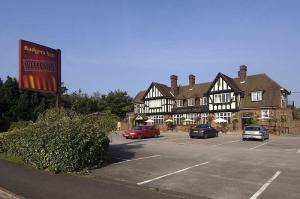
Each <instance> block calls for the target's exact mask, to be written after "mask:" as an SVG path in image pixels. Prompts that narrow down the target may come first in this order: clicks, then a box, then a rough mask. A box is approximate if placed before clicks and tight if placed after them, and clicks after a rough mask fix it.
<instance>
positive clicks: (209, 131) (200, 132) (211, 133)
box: [190, 124, 219, 139]
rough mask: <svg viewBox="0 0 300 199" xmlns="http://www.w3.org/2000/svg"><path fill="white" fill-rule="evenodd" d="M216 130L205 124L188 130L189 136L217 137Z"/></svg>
mask: <svg viewBox="0 0 300 199" xmlns="http://www.w3.org/2000/svg"><path fill="white" fill-rule="evenodd" d="M218 136H219V134H218V131H217V130H216V129H214V128H212V127H210V126H209V125H207V124H201V125H198V126H196V127H194V128H191V130H190V138H204V139H207V138H212V137H218Z"/></svg>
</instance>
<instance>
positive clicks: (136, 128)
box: [132, 126, 143, 130]
mask: <svg viewBox="0 0 300 199" xmlns="http://www.w3.org/2000/svg"><path fill="white" fill-rule="evenodd" d="M142 129H143V128H142V127H141V126H136V127H133V128H132V130H142Z"/></svg>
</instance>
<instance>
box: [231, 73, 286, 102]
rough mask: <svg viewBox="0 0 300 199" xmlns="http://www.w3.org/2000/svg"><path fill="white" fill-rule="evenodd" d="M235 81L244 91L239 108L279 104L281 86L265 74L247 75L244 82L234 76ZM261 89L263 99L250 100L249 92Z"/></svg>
mask: <svg viewBox="0 0 300 199" xmlns="http://www.w3.org/2000/svg"><path fill="white" fill-rule="evenodd" d="M234 81H235V83H236V84H237V85H238V87H239V88H240V89H241V90H242V91H243V92H244V97H243V98H241V108H256V107H270V106H271V107H276V106H280V104H281V92H280V90H281V89H282V88H283V87H282V86H280V85H279V84H278V83H276V82H275V81H274V80H272V79H271V78H270V77H269V76H268V75H266V74H257V75H251V76H247V79H246V81H245V83H241V82H240V79H239V78H234ZM253 91H263V100H262V101H260V102H252V101H251V92H253Z"/></svg>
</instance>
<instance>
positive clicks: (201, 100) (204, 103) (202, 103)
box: [200, 97, 207, 106]
mask: <svg viewBox="0 0 300 199" xmlns="http://www.w3.org/2000/svg"><path fill="white" fill-rule="evenodd" d="M203 105H207V97H201V98H200V106H203Z"/></svg>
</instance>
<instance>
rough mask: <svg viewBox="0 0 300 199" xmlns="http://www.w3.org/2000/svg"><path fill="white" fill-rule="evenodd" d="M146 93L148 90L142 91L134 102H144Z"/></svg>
mask: <svg viewBox="0 0 300 199" xmlns="http://www.w3.org/2000/svg"><path fill="white" fill-rule="evenodd" d="M145 94H146V91H140V92H139V93H138V94H137V95H136V96H135V97H134V98H133V103H140V104H142V103H144V102H143V98H144V96H145Z"/></svg>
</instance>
